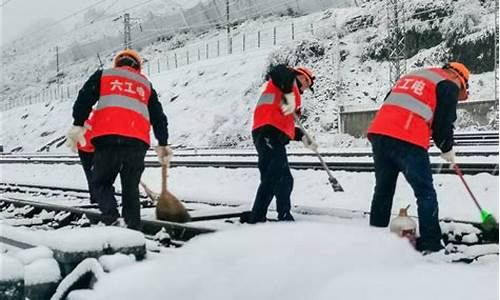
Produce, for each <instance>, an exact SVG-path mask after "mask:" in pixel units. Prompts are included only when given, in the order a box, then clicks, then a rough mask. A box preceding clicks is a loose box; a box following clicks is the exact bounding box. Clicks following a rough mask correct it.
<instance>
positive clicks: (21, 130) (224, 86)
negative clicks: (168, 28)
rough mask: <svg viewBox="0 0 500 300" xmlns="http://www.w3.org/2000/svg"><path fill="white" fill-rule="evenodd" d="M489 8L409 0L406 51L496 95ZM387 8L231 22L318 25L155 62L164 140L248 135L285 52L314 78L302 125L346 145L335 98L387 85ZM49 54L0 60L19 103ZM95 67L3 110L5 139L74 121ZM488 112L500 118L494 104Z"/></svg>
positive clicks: (38, 143) (40, 134) (26, 144)
mask: <svg viewBox="0 0 500 300" xmlns="http://www.w3.org/2000/svg"><path fill="white" fill-rule="evenodd" d="M463 7H467V11H464V10H463ZM493 10H494V2H493V1H492V0H489V1H479V0H473V1H464V0H460V1H444V0H443V1H437V2H436V1H416V0H414V1H409V2H408V3H407V15H412V16H413V17H412V18H410V19H409V21H408V22H407V30H408V31H409V32H411V34H410V35H409V36H408V40H409V42H408V43H409V45H407V48H409V49H411V51H412V52H411V53H414V55H413V56H412V57H410V58H409V59H408V62H407V65H408V69H409V70H411V69H414V68H418V67H421V66H430V65H440V64H442V63H443V62H444V61H446V60H447V59H448V58H450V59H461V60H463V61H464V62H466V63H468V66H469V67H470V69H471V70H472V73H473V75H472V76H471V82H470V92H471V99H493V98H495V97H494V90H495V84H494V83H495V80H494V72H493V68H494V66H493V63H494V62H493V61H492V60H491V59H492V49H491V48H492V47H491V48H488V45H489V44H488V43H489V41H490V39H492V32H493V30H494V14H493ZM385 15H386V7H385V2H381V1H370V2H367V3H365V4H364V6H362V7H352V8H342V9H329V10H324V11H321V12H317V13H313V14H310V15H305V16H302V17H292V16H281V17H277V16H270V17H261V18H258V19H254V20H248V21H245V22H243V23H242V24H240V25H238V26H236V27H235V28H234V29H233V34H235V35H237V34H240V33H242V32H247V33H249V32H250V33H252V32H253V33H254V34H255V32H257V31H258V30H259V28H270V27H271V28H272V26H277V25H281V26H286V27H289V24H291V22H294V23H297V24H299V23H303V24H315V26H316V27H315V30H314V34H311V35H308V36H307V37H301V38H300V39H296V40H295V41H283V42H280V44H278V45H276V46H273V45H272V44H266V45H263V46H262V47H261V48H260V49H256V48H252V49H247V50H246V51H245V52H241V51H240V52H238V53H237V54H233V55H223V56H220V57H216V58H210V59H208V60H201V61H195V62H191V64H189V65H187V66H181V67H179V68H178V69H169V70H164V69H163V70H162V72H161V73H160V74H157V73H156V72H155V71H152V74H151V75H150V78H151V80H152V82H153V83H154V86H155V88H156V89H157V90H158V92H159V95H160V100H161V102H162V104H163V105H164V107H165V110H166V112H167V115H168V117H169V120H170V131H171V140H170V142H171V143H174V144H184V145H191V146H192V145H195V146H229V145H231V146H235V145H237V146H247V145H249V143H250V142H249V138H250V126H251V117H252V110H253V107H254V105H255V102H256V99H257V96H258V92H259V88H260V86H261V85H262V83H263V77H264V74H265V71H266V69H267V68H268V66H269V65H270V64H273V63H278V62H288V63H290V64H293V65H295V64H303V65H306V66H309V67H311V68H312V69H313V70H314V71H315V73H316V75H317V78H318V80H317V84H316V93H314V94H311V93H305V94H304V106H305V111H304V117H305V125H306V127H307V128H309V129H310V130H311V131H312V132H314V133H315V135H316V137H317V138H318V140H319V141H320V142H321V144H322V145H325V146H339V145H344V144H347V145H352V144H353V142H352V138H349V137H345V136H342V135H338V134H337V132H338V129H337V111H338V106H339V105H362V106H363V105H366V106H368V105H369V106H373V105H377V104H378V103H380V101H381V100H382V99H381V98H382V95H385V93H386V92H387V91H388V89H389V88H390V85H389V80H388V74H389V64H388V62H387V61H386V58H387V57H386V56H387V53H385V52H386V50H384V49H387V39H386V37H387V28H386V27H387V22H386V19H385ZM417 29H418V30H417ZM224 34H225V31H224V30H217V29H215V28H214V29H211V30H209V31H208V32H204V33H202V34H201V35H200V34H195V33H189V32H188V33H185V34H181V35H178V36H176V37H175V38H174V39H170V40H165V41H160V42H157V43H154V44H151V45H149V46H147V47H144V48H143V49H141V54H142V55H143V56H144V57H145V58H146V59H147V60H148V61H150V62H151V64H152V69H153V70H154V69H155V68H154V65H155V62H156V61H157V60H158V59H164V58H165V53H167V52H168V50H169V49H172V48H174V47H176V45H184V44H189V43H204V41H207V42H208V41H209V40H213V39H214V38H217V37H223V36H224ZM222 41H223V43H224V40H222ZM457 47H458V48H457ZM460 47H462V48H460ZM457 49H462V50H461V51H459V50H457ZM384 53H385V54H384ZM52 58H53V54H50V53H39V52H37V51H33V52H28V53H26V54H24V55H19V56H16V57H15V58H11V59H10V60H2V62H3V67H5V72H2V73H3V77H2V89H1V91H0V93H1V95H2V101H9V102H15V103H17V102H20V101H23V100H24V99H26V98H27V96H28V95H30V96H32V95H33V94H35V95H36V94H38V95H40V94H41V93H43V92H45V93H46V91H47V90H48V89H50V88H52V87H53V86H55V77H54V76H53V75H50V74H54V72H52V71H48V70H49V69H47V66H46V65H45V63H48V62H50V61H51V59H52ZM111 58H112V53H108V55H106V56H102V57H101V59H102V60H103V62H104V64H105V67H109V66H110V64H111ZM39 62H45V63H39ZM96 67H97V59H96V58H92V59H89V60H81V61H78V62H74V63H73V64H72V65H68V66H66V67H65V68H64V70H63V73H64V75H63V76H61V77H60V84H61V85H62V86H63V90H64V91H65V92H64V95H63V96H62V97H60V98H61V100H58V101H50V102H49V103H37V104H33V105H30V106H25V107H18V108H14V109H11V110H8V111H3V112H2V120H3V122H2V127H3V128H2V133H3V134H2V136H3V138H2V143H3V144H4V146H5V149H6V150H12V149H18V150H26V151H34V150H38V149H40V148H42V147H43V146H44V145H46V144H48V143H50V142H52V141H54V140H56V139H57V138H59V137H61V136H63V135H64V133H65V130H66V129H67V128H68V127H69V126H70V125H71V122H72V120H71V105H72V102H73V101H74V99H75V94H76V90H77V89H78V87H80V86H81V85H82V84H83V82H84V81H85V80H86V79H87V78H88V76H90V74H92V73H93V72H94V70H95V69H96ZM66 91H69V92H70V96H69V97H68V96H67V92H66ZM492 118H496V120H498V112H497V113H496V114H495V115H493V116H492ZM493 123H494V125H493V127H494V128H488V129H498V122H493ZM462 129H465V130H466V129H467V128H462ZM346 140H349V142H346ZM363 143H364V142H355V143H354V144H363ZM52 150H54V147H53V148H52Z"/></svg>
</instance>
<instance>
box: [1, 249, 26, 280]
mask: <svg viewBox="0 0 500 300" xmlns="http://www.w3.org/2000/svg"><path fill="white" fill-rule="evenodd" d="M0 265H1V266H2V267H1V268H0V282H4V281H13V280H19V279H23V277H24V268H23V264H22V263H21V262H20V261H19V260H18V259H16V258H14V257H12V256H10V255H7V254H3V253H0Z"/></svg>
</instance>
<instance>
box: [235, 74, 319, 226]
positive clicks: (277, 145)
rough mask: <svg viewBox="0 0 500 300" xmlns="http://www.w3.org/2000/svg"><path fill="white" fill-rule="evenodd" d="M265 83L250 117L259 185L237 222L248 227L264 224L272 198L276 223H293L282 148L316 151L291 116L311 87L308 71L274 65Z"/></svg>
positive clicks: (289, 182) (289, 179) (289, 177)
mask: <svg viewBox="0 0 500 300" xmlns="http://www.w3.org/2000/svg"><path fill="white" fill-rule="evenodd" d="M266 80H268V81H267V83H266V84H265V88H264V91H263V92H262V94H261V95H260V98H259V100H258V102H257V106H256V108H255V112H254V117H253V128H252V138H253V142H254V145H255V148H256V149H257V153H258V167H259V171H260V185H259V188H258V189H257V195H256V196H255V202H254V204H253V208H252V212H251V214H250V216H248V217H246V218H242V220H241V221H242V222H248V223H257V222H265V221H266V214H267V209H268V207H269V204H270V203H271V201H272V199H273V197H274V196H275V197H276V209H277V211H278V220H279V221H294V218H293V216H292V214H291V213H290V207H291V204H290V194H291V193H292V189H293V177H292V174H291V172H290V167H289V165H288V158H287V154H286V149H285V146H286V145H287V144H288V143H289V141H290V140H296V141H302V142H303V143H304V144H305V146H306V147H308V148H311V149H317V147H318V145H317V144H316V143H315V142H314V141H310V140H309V139H308V138H307V137H306V136H305V135H304V134H303V133H302V132H301V131H300V130H299V128H296V127H295V121H294V116H293V114H294V113H295V114H298V115H300V111H301V94H302V93H303V92H304V91H305V90H307V89H312V86H313V84H314V80H315V77H314V75H313V73H312V72H311V70H309V69H308V68H305V67H296V68H291V67H288V66H286V65H278V66H275V67H273V68H271V69H270V71H269V73H268V75H267V78H266Z"/></svg>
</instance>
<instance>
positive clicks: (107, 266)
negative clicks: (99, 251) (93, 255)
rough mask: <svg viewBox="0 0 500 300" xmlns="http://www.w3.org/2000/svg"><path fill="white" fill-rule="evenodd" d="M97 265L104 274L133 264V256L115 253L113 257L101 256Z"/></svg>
mask: <svg viewBox="0 0 500 300" xmlns="http://www.w3.org/2000/svg"><path fill="white" fill-rule="evenodd" d="M99 263H100V264H101V265H102V267H103V269H104V271H105V272H111V271H113V270H115V269H118V268H121V267H123V266H126V265H130V264H132V263H135V256H134V255H132V254H129V255H125V254H122V253H115V254H113V255H102V256H100V257H99Z"/></svg>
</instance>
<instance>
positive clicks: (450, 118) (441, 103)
mask: <svg viewBox="0 0 500 300" xmlns="http://www.w3.org/2000/svg"><path fill="white" fill-rule="evenodd" d="M458 92H459V89H458V86H457V85H456V84H455V83H454V82H453V81H450V80H444V81H441V82H439V83H438V85H437V86H436V98H437V99H436V109H435V111H434V119H433V120H432V139H433V140H434V144H435V145H436V147H438V148H439V149H440V150H441V151H442V152H443V153H444V152H448V151H450V150H451V149H452V148H453V143H454V142H453V129H454V128H455V126H454V125H453V124H454V123H455V121H456V119H457V102H458Z"/></svg>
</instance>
